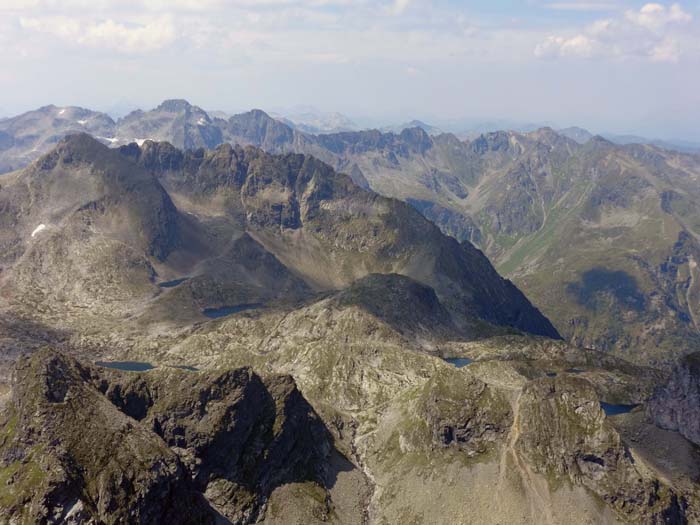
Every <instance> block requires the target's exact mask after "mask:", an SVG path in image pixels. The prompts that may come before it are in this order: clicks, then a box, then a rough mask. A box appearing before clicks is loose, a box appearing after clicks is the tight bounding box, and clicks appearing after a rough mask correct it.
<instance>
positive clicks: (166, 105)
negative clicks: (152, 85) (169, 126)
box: [156, 99, 194, 113]
mask: <svg viewBox="0 0 700 525" xmlns="http://www.w3.org/2000/svg"><path fill="white" fill-rule="evenodd" d="M193 107H194V106H192V104H190V103H189V102H187V101H186V100H184V99H169V100H165V101H163V102H162V103H161V104H160V105H159V106H158V107H157V108H156V110H157V111H167V112H168V113H182V112H185V111H188V110H190V109H192V108H193Z"/></svg>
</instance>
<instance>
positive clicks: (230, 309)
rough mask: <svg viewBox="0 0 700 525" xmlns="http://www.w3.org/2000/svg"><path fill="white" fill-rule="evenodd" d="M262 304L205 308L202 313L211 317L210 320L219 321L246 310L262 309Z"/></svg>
mask: <svg viewBox="0 0 700 525" xmlns="http://www.w3.org/2000/svg"><path fill="white" fill-rule="evenodd" d="M261 306H262V304H260V303H254V304H237V305H236V306H222V307H221V308H205V309H204V310H202V313H203V314H204V315H206V316H207V317H209V318H210V319H219V318H220V317H226V316H227V315H233V314H236V313H238V312H242V311H244V310H254V309H255V308H260V307H261Z"/></svg>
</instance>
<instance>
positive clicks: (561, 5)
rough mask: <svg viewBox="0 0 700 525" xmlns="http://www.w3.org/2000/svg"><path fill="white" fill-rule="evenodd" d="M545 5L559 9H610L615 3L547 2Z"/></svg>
mask: <svg viewBox="0 0 700 525" xmlns="http://www.w3.org/2000/svg"><path fill="white" fill-rule="evenodd" d="M547 7H548V8H549V9H556V10H559V11H611V10H614V9H615V8H616V6H615V4H613V3H609V2H608V3H605V2H553V3H551V4H547Z"/></svg>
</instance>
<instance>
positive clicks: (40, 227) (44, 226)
mask: <svg viewBox="0 0 700 525" xmlns="http://www.w3.org/2000/svg"><path fill="white" fill-rule="evenodd" d="M45 229H46V224H40V225H39V226H37V227H36V228H34V231H33V232H32V237H34V236H35V235H36V234H37V233H39V232H41V231H44V230H45Z"/></svg>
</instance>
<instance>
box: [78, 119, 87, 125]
mask: <svg viewBox="0 0 700 525" xmlns="http://www.w3.org/2000/svg"><path fill="white" fill-rule="evenodd" d="M78 124H80V125H81V126H84V125H85V124H87V120H79V121H78Z"/></svg>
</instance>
